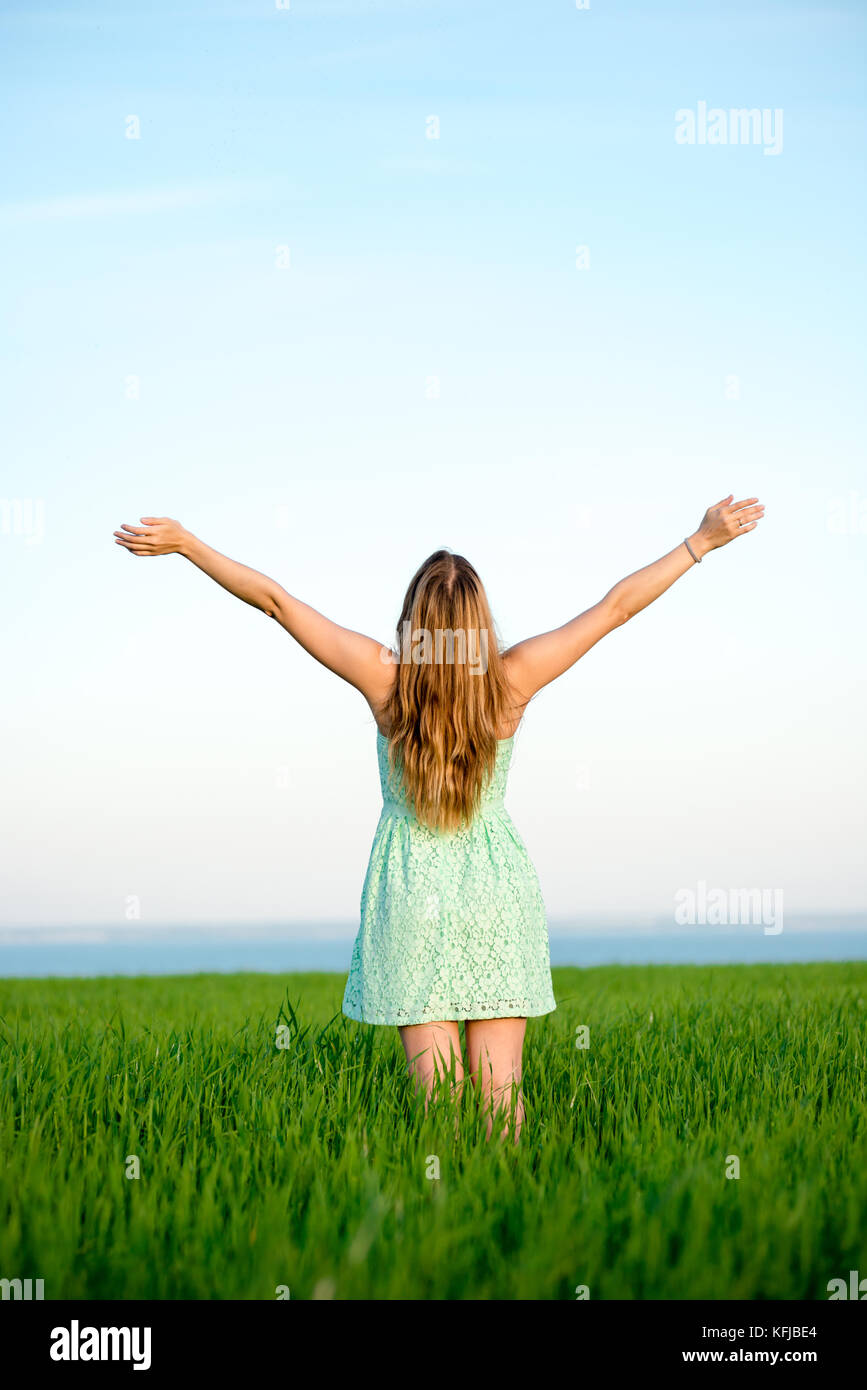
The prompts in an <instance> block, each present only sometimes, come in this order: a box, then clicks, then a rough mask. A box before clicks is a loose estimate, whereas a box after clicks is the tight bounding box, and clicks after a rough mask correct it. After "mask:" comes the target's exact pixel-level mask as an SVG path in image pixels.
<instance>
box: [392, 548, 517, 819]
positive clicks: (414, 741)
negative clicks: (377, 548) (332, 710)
mask: <svg viewBox="0 0 867 1390" xmlns="http://www.w3.org/2000/svg"><path fill="white" fill-rule="evenodd" d="M394 656H395V660H396V662H397V676H396V679H395V682H394V685H393V687H392V690H391V693H390V695H389V697H388V699H387V701H386V702H385V705H384V706H383V710H382V715H381V717H382V719H383V720H384V722H385V723H386V725H387V727H388V730H389V741H388V752H389V760H390V764H391V766H392V768H394V767H395V766H396V765H397V758H398V755H399V757H400V764H401V771H402V779H403V787H404V792H405V794H406V797H407V800H408V802H409V803H410V805H411V806H412V808H413V810H414V813H415V816H416V818H417V819H418V820H419V821H421V823H422V824H423V825H427V826H429V827H430V828H431V829H435V830H457V829H460V828H461V827H462V826H464V825H467V824H468V823H469V822H470V821H471V820H472V818H473V816H474V815H475V813H476V812H477V810H478V809H479V806H480V803H481V799H482V795H483V793H484V790H485V788H486V786H487V783H488V782H489V780H490V778H491V776H492V774H493V771H494V764H495V762H496V757H497V749H498V746H499V739H498V730H499V729H500V728H501V727H502V725H503V724H504V723H505V722H507V721H508V720H509V717H510V715H512V713H513V710H514V709H515V708H516V706H515V703H514V700H513V696H512V693H511V690H510V688H509V685H508V681H507V679H506V672H505V668H504V666H503V661H502V654H501V652H500V648H499V641H498V638H497V634H496V630H495V627H494V622H493V619H492V617H491V611H490V608H489V606H488V599H487V595H486V594H485V590H484V586H483V585H482V582H481V580H480V579H479V576H478V574H477V573H476V571H475V569H474V568H473V566H472V565H471V564H470V562H469V560H466V559H465V558H464V556H463V555H454V554H452V552H451V551H449V550H436V551H434V553H433V554H432V555H429V556H428V558H427V559H426V560H425V561H424V563H423V564H422V565H420V566H419V568H418V570H417V571H416V573H415V574H414V575H413V578H412V580H411V581H410V585H409V588H408V589H407V591H406V596H405V598H404V600H403V608H402V609H401V614H400V618H399V620H398V625H397V646H396V651H395V653H394Z"/></svg>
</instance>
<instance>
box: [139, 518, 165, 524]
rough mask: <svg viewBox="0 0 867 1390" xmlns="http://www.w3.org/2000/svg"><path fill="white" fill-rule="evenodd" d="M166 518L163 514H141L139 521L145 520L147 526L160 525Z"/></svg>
mask: <svg viewBox="0 0 867 1390" xmlns="http://www.w3.org/2000/svg"><path fill="white" fill-rule="evenodd" d="M164 520H165V518H164V517H161V516H140V517H139V521H143V522H144V524H145V526H158V525H159V523H160V522H161V521H164Z"/></svg>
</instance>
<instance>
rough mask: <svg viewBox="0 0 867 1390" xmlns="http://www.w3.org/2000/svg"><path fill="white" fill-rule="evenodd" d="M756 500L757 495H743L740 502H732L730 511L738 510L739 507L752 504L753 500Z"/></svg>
mask: <svg viewBox="0 0 867 1390" xmlns="http://www.w3.org/2000/svg"><path fill="white" fill-rule="evenodd" d="M758 500H759V499H758V497H745V498H744V500H743V501H742V502H733V503H732V511H733V512H737V511H740V509H741V507H749V506H752V504H753V502H758Z"/></svg>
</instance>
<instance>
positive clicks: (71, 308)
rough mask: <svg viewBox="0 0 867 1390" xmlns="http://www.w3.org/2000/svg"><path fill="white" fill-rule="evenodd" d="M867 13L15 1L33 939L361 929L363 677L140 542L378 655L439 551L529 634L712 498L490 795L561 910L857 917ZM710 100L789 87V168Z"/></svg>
mask: <svg viewBox="0 0 867 1390" xmlns="http://www.w3.org/2000/svg"><path fill="white" fill-rule="evenodd" d="M865 28H867V14H865V11H864V9H863V7H861V6H859V5H854V4H845V5H834V6H832V5H812V6H801V5H798V4H792V3H786V4H771V5H758V6H754V5H749V4H740V3H736V4H731V5H727V6H725V7H721V6H713V5H709V4H707V5H705V4H685V3H683V4H663V5H657V6H653V7H649V6H647V5H639V4H602V3H597V2H596V0H591V6H590V9H589V10H586V11H579V10H578V9H577V8H576V7H575V6H574V5H570V4H568V3H566V0H563V3H558V4H548V3H541V4H538V5H535V6H533V7H528V6H525V5H517V4H511V3H498V4H488V3H474V4H472V5H466V4H452V3H428V4H424V3H416V4H411V3H405V4H398V3H373V2H372V0H371V3H367V4H363V3H350V2H349V0H340V2H339V3H338V2H335V3H322V4H318V5H317V4H312V3H309V4H304V3H301V0H293V3H292V5H291V8H290V9H288V10H280V9H277V8H276V7H269V6H268V5H267V4H266V3H264V0H263V3H261V4H246V3H245V4H239V3H234V4H226V5H219V4H215V5H207V4H202V5H195V4H192V5H181V6H179V7H174V6H170V5H161V4H148V5H146V6H139V7H131V6H124V7H119V6H115V5H109V4H105V5H91V4H87V5H85V4H81V5H79V4H77V3H76V4H67V5H63V6H56V7H54V8H48V9H40V10H38V11H37V10H32V11H31V10H29V9H27V8H26V7H24V6H18V7H16V6H15V5H6V6H4V7H3V8H2V11H0V39H2V54H3V56H2V71H3V89H4V94H5V101H4V105H5V114H6V121H5V128H6V138H5V141H4V150H3V191H2V198H0V237H2V243H3V257H4V266H5V269H6V271H7V274H6V276H5V277H4V282H5V287H4V289H3V291H2V309H3V322H4V330H5V331H4V333H3V335H2V346H0V351H2V368H3V371H2V376H3V397H4V399H3V418H4V421H5V436H6V438H5V448H4V451H3V456H4V461H3V465H2V473H0V504H2V513H0V523H2V533H0V572H2V581H3V589H4V594H5V595H7V602H6V604H4V629H5V631H4V654H5V657H6V661H5V663H4V667H5V674H6V679H5V681H4V702H5V706H6V712H7V723H8V726H9V727H10V729H11V735H12V736H11V739H9V740H8V744H7V749H6V753H5V757H4V783H5V789H6V793H7V794H6V796H5V797H4V799H3V802H4V804H3V810H2V821H0V833H2V838H3V843H4V845H5V850H6V853H5V855H4V863H3V865H2V870H0V871H2V898H3V904H4V906H3V909H2V910H3V915H4V920H6V921H8V922H11V923H19V922H20V923H26V922H32V923H38V922H58V923H62V922H70V923H81V922H105V923H109V922H112V921H117V920H122V917H123V912H124V903H125V902H126V900H127V898H128V897H129V896H130V895H136V896H137V897H139V898H140V900H141V912H142V920H143V921H145V922H147V921H152V922H154V923H158V922H165V921H174V920H190V921H209V920H250V921H264V920H275V919H283V918H299V919H320V918H321V919H333V918H346V919H352V918H353V917H354V916H355V914H356V912H357V907H358V896H359V892H360V886H361V879H362V876H363V872H364V867H365V864H366V857H367V852H368V849H369V844H370V839H371V837H372V834H373V829H374V826H375V822H376V817H377V814H378V806H379V789H378V783H377V777H376V764H375V740H374V731H373V725H372V722H371V719H370V716H369V713H368V711H367V707H366V705H365V704H364V702H363V701H362V700H361V697H360V696H358V695H357V694H356V692H355V691H353V690H351V689H350V687H348V686H344V685H342V684H341V683H340V682H338V681H336V680H335V678H334V677H333V676H331V675H329V673H327V672H325V671H324V670H322V669H321V668H317V667H316V666H315V664H314V663H312V662H311V661H310V659H309V658H308V657H306V656H305V655H304V654H303V653H302V652H301V651H300V650H299V649H297V648H294V647H293V644H292V643H291V641H290V640H289V639H288V638H286V637H285V636H284V635H283V634H282V633H281V632H280V631H279V630H278V629H277V628H276V627H275V626H274V625H272V624H269V622H268V620H266V619H265V618H264V617H260V615H258V614H256V613H254V612H252V610H249V609H247V608H245V607H244V606H243V605H241V604H239V603H237V602H236V601H234V600H232V599H231V598H229V597H228V596H227V595H225V594H224V593H223V592H222V591H220V590H219V589H218V588H217V587H216V586H214V585H212V584H211V583H210V582H209V581H208V580H207V579H205V578H204V576H202V575H201V574H199V573H198V572H196V571H194V570H193V568H192V567H191V566H189V565H187V564H186V562H184V561H182V560H180V559H179V558H177V557H171V558H169V559H164V560H158V561H146V562H140V561H137V560H133V559H132V558H131V557H129V556H128V555H126V554H124V553H123V552H121V551H120V550H119V549H118V548H117V547H115V546H114V545H113V543H112V539H111V533H112V531H113V529H114V528H115V527H116V526H117V525H119V523H120V522H122V521H125V522H132V523H135V522H136V521H137V520H138V518H139V517H141V516H142V515H146V514H157V515H169V516H175V517H178V518H180V519H181V520H182V521H183V522H184V524H185V525H186V526H187V527H188V528H190V529H191V530H193V531H194V532H196V533H197V534H199V535H201V536H202V537H203V538H204V539H205V540H207V541H208V542H209V543H211V544H212V545H215V546H216V547H217V548H218V549H221V550H223V551H225V552H227V553H228V554H230V555H233V556H235V557H236V558H238V559H240V560H243V561H244V562H245V563H247V564H251V565H254V566H255V567H257V568H259V569H263V570H265V571H266V572H268V573H270V574H273V575H274V576H275V577H276V578H277V579H279V581H280V582H281V583H282V584H283V585H284V586H285V587H286V588H287V589H289V590H290V591H291V592H294V593H296V594H298V595H299V596H300V597H301V598H303V599H305V600H306V601H308V602H310V603H313V604H314V605H315V606H317V607H319V608H321V609H322V610H323V611H325V612H327V613H328V614H329V615H330V616H332V617H334V618H335V619H337V620H338V621H341V622H344V623H346V624H347V625H350V626H353V627H357V628H360V629H361V630H363V631H367V632H370V633H371V634H372V635H374V636H376V637H378V638H380V639H382V640H389V639H390V636H391V633H392V629H393V624H394V622H395V621H396V618H397V615H398V611H399V606H400V600H401V597H402V594H403V590H404V587H405V585H406V582H407V581H408V579H409V577H410V575H411V574H412V572H413V570H414V569H415V567H416V565H417V564H418V562H419V560H420V559H422V558H423V557H424V555H426V554H427V553H429V551H431V550H432V549H434V548H436V547H437V546H439V545H443V544H444V545H449V546H451V547H452V548H454V549H456V550H460V551H463V552H464V553H465V554H467V555H468V556H469V557H470V558H471V559H472V560H473V561H474V563H475V564H476V565H477V566H478V568H479V569H480V572H481V573H482V576H483V578H484V579H485V581H486V583H487V586H488V590H489V594H490V597H491V600H492V603H493V606H494V610H495V613H496V616H497V618H498V620H499V624H500V628H501V634H502V637H503V640H504V641H506V642H512V641H515V640H518V639H519V638H521V637H522V636H525V635H527V634H528V633H529V632H531V631H538V630H540V629H545V628H549V627H551V626H554V625H555V624H557V623H560V622H563V621H565V620H566V619H568V618H569V617H571V616H573V614H574V613H576V612H579V611H581V610H582V609H583V608H585V607H587V606H588V605H589V604H591V603H593V602H595V601H596V600H597V599H598V598H599V597H600V596H601V594H602V593H604V592H605V590H606V589H607V588H609V587H610V586H611V584H613V583H614V582H615V581H616V580H617V579H619V578H620V577H621V576H622V575H623V574H625V573H628V572H629V571H631V570H633V569H636V568H638V567H639V566H640V565H642V564H645V563H647V562H648V561H650V560H652V559H655V558H656V557H657V556H658V555H660V554H662V553H664V552H665V551H667V550H669V549H670V548H671V547H672V546H674V545H676V544H677V543H678V541H679V540H680V539H681V538H682V536H683V535H685V534H687V533H688V532H690V531H692V530H693V529H695V527H696V525H697V524H698V522H699V520H700V518H701V515H702V512H703V511H704V508H705V507H706V506H707V505H709V504H711V503H713V502H715V501H717V500H718V499H719V498H720V497H722V496H724V495H725V494H727V493H728V492H730V491H733V492H735V493H736V494H738V495H746V496H752V495H758V496H760V498H761V499H762V500H763V501H764V502H765V503H766V506H767V515H766V519H765V521H764V522H763V524H762V526H761V527H760V528H759V530H758V531H757V532H756V533H754V534H753V535H752V536H749V537H746V538H745V539H744V540H743V541H739V542H736V543H734V544H733V545H731V546H729V547H727V548H726V549H725V550H723V551H720V552H718V553H717V554H715V555H712V556H710V557H709V558H708V559H707V561H706V562H705V563H704V564H703V565H702V566H701V568H700V569H696V570H694V571H692V572H690V573H689V574H688V575H686V576H685V577H684V579H683V580H681V581H680V583H679V584H678V585H677V586H676V587H675V590H674V591H672V592H671V593H669V594H668V595H666V596H665V597H664V598H663V599H661V600H660V602H659V603H658V604H657V605H654V606H653V607H652V608H651V609H650V610H648V611H647V612H646V613H644V614H642V615H640V616H639V617H638V618H637V619H636V620H635V621H634V622H633V623H631V624H629V625H628V626H627V627H626V628H624V629H622V630H620V631H618V632H617V633H614V634H612V636H611V637H610V638H608V639H606V641H605V642H603V643H602V644H601V645H600V647H598V648H597V649H596V650H594V651H593V652H592V653H590V654H589V656H588V657H587V658H586V659H585V660H584V661H583V662H581V663H579V665H578V666H577V667H576V668H575V669H574V670H573V671H572V672H571V673H569V674H568V675H567V676H566V677H564V678H563V679H562V680H561V681H559V682H557V683H556V684H555V685H554V686H552V687H550V688H549V689H548V690H546V691H544V692H543V693H542V694H541V695H540V696H539V697H538V699H537V701H536V702H534V704H533V706H531V709H530V710H529V712H528V715H527V718H526V722H525V727H524V728H523V730H522V732H521V735H520V736H519V739H518V742H517V745H516V749H515V755H514V762H513V771H512V776H511V785H510V797H509V806H510V809H511V811H512V814H513V817H514V819H515V821H516V823H517V825H518V828H519V830H520V831H521V833H522V834H523V835H524V838H525V839H526V841H527V844H528V847H529V848H530V850H531V853H532V854H533V857H534V859H535V861H536V863H537V865H538V868H539V871H540V876H541V880H542V887H543V892H544V894H545V898H546V901H547V903H548V906H549V911H550V912H551V914H552V916H558V917H566V916H569V915H570V914H572V913H578V912H581V913H586V912H597V911H598V912H599V913H600V914H602V913H608V912H611V913H613V912H633V911H634V912H635V913H636V914H641V913H648V914H657V913H660V912H663V913H664V912H665V911H666V910H667V909H668V908H669V906H671V908H672V912H673V900H674V895H675V893H676V892H677V891H678V890H679V889H680V888H682V887H684V886H688V885H691V884H695V883H696V882H698V881H699V880H703V881H706V882H708V883H711V884H719V885H723V886H728V885H733V886H744V887H753V886H755V887H764V888H769V889H770V888H777V887H782V889H783V890H784V892H785V894H786V903H787V912H788V913H789V914H794V913H796V912H799V911H804V912H815V911H820V910H829V911H834V910H862V909H864V908H865V906H867V884H865V868H864V856H863V843H864V834H865V823H864V811H863V786H864V776H865V747H864V745H865V735H864V718H863V703H864V683H865V674H867V672H865V650H864V640H863V632H864V620H863V612H864V598H865V579H864V576H865V556H867V477H865V466H864V449H863V440H864V437H865V419H864V414H865V411H864V404H863V396H864V393H863V374H864V347H863V321H864V309H865V303H864V301H865V294H864V254H863V253H864V237H863V227H864V224H865V206H864V203H865V196H864V187H865V181H864V150H865V111H864V51H865ZM701 101H704V102H706V103H707V104H708V106H709V107H718V108H721V109H723V110H725V111H728V110H730V109H732V108H738V107H748V108H753V107H755V108H759V109H761V110H764V109H768V110H773V111H777V110H781V111H782V113H783V117H782V131H783V143H782V149H781V151H780V152H779V153H778V154H771V155H767V154H765V153H764V151H763V148H762V147H761V146H760V145H754V146H734V145H725V146H720V145H716V146H711V145H698V144H696V145H693V146H684V145H680V144H678V143H677V142H676V141H675V138H674V134H675V113H676V111H678V110H681V109H684V108H689V109H694V108H697V106H698V103H699V102H701ZM130 117H135V118H136V119H137V121H138V124H139V138H138V139H129V138H127V132H128V130H129V129H130V120H129V118H130ZM431 117H436V118H437V120H438V122H439V138H438V139H430V138H428V133H429V131H430V129H431V121H430V118H431ZM579 246H583V247H586V248H588V252H587V253H586V254H587V256H589V265H588V266H587V267H586V268H583V269H579V268H578V267H577V265H576V259H577V256H576V248H577V247H579ZM279 248H288V262H289V263H288V267H286V268H280V265H279V264H278V262H279V261H280V260H281V258H282V259H283V260H286V259H287V252H285V251H283V252H281V251H280V250H279ZM28 517H29V520H28ZM9 595H12V599H11V601H10V600H9V598H8V596H9Z"/></svg>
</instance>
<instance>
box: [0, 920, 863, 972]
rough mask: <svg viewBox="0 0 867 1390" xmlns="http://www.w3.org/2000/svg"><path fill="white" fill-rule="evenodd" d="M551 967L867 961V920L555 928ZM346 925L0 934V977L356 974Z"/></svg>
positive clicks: (134, 925)
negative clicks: (771, 930) (773, 925)
mask: <svg viewBox="0 0 867 1390" xmlns="http://www.w3.org/2000/svg"><path fill="white" fill-rule="evenodd" d="M549 934H550V941H551V961H552V964H553V965H577V966H592V965H651V964H653V965H711V964H721V965H722V964H733V963H737V962H740V963H743V964H753V963H757V962H761V961H770V962H777V963H782V962H787V961H810V960H813V961H846V960H867V912H865V913H861V914H858V913H852V914H845V915H844V914H840V915H828V916H825V917H821V916H813V917H807V916H802V917H797V918H796V917H792V918H790V919H788V920H787V921H786V922H785V923H784V929H783V931H782V932H780V933H779V935H777V936H770V935H766V934H765V933H764V930H763V928H762V926H761V925H758V926H749V927H743V926H740V927H734V926H728V927H723V926H698V927H695V926H692V927H675V926H673V925H672V923H671V920H670V919H665V920H661V919H660V920H657V921H651V922H635V921H632V920H630V919H622V918H621V919H617V920H611V921H602V920H601V919H599V918H587V919H582V920H581V921H577V920H573V921H556V922H555V921H553V920H552V921H551V922H550V923H549ZM354 937H355V930H354V928H353V927H352V925H351V924H349V923H346V922H342V923H341V922H320V923H314V922H287V923H285V924H257V925H255V926H243V925H240V924H226V923H220V924H214V925H206V924H196V925H189V924H178V925H177V926H167V925H160V926H154V927H150V928H145V927H144V926H143V924H142V923H141V922H130V923H128V924H125V925H121V926H117V925H110V926H85V925H82V926H54V927H47V926H18V927H0V977H7V978H8V977H16V978H20V977H22V976H43V977H44V976H52V975H61V976H76V975H88V976H92V975H182V974H197V973H200V972H203V971H237V970H252V971H262V972H266V973H269V974H285V973H287V972H290V971H291V972H296V971H307V970H316V971H335V972H337V973H341V974H345V973H346V972H347V971H348V969H349V962H350V957H351V955H352V943H353V940H354Z"/></svg>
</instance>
